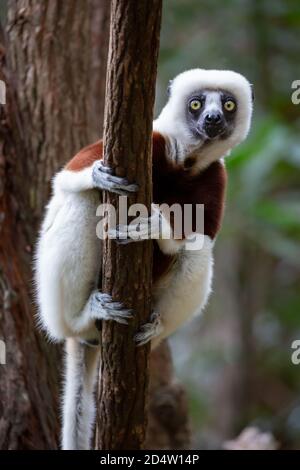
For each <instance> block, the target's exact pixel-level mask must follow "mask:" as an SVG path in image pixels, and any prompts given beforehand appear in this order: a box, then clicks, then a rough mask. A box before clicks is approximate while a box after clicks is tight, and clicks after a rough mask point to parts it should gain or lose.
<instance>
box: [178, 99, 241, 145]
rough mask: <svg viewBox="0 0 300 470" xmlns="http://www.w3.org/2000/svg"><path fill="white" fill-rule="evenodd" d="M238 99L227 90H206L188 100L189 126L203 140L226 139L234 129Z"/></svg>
mask: <svg viewBox="0 0 300 470" xmlns="http://www.w3.org/2000/svg"><path fill="white" fill-rule="evenodd" d="M236 111H237V101H236V99H235V97H234V96H233V95H232V94H229V93H227V92H225V91H214V90H204V91H201V92H198V93H197V92H196V93H193V94H192V95H191V96H190V97H189V98H188V101H187V121H188V126H189V128H190V130H191V132H192V133H193V135H194V136H195V137H198V138H201V139H202V140H213V139H226V138H227V137H229V136H230V134H231V133H232V131H233V128H234V123H235V116H236Z"/></svg>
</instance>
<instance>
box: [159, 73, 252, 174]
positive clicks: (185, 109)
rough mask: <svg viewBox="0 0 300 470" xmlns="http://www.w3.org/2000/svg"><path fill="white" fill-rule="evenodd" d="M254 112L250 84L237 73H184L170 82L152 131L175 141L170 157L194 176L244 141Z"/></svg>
mask: <svg viewBox="0 0 300 470" xmlns="http://www.w3.org/2000/svg"><path fill="white" fill-rule="evenodd" d="M252 108H253V104H252V89H251V85H250V83H249V82H248V80H247V79H246V78H245V77H243V76H242V75H241V74H239V73H236V72H233V71H230V70H204V69H192V70H187V71H186V72H182V73H181V74H179V75H177V77H175V78H174V80H172V82H171V83H170V86H169V99H168V102H167V104H166V105H165V107H164V108H163V110H162V112H161V113H160V115H159V116H158V118H157V119H156V120H155V121H154V130H157V131H159V132H161V133H162V134H163V135H167V136H168V138H169V139H170V140H171V141H172V142H173V146H171V147H170V148H173V151H172V152H171V153H170V158H171V159H172V160H174V161H176V162H177V163H179V164H182V165H183V166H184V168H185V169H188V170H191V172H193V173H195V172H197V171H200V170H202V169H203V168H205V167H207V166H208V165H209V164H210V163H212V162H213V161H215V160H218V159H220V158H222V157H225V156H227V155H229V153H230V151H231V150H232V149H233V148H234V147H236V146H237V145H238V144H239V143H241V142H242V141H243V140H244V139H245V138H246V136H247V134H248V132H249V129H250V125H251V117H252ZM174 142H175V143H176V145H175V144H174Z"/></svg>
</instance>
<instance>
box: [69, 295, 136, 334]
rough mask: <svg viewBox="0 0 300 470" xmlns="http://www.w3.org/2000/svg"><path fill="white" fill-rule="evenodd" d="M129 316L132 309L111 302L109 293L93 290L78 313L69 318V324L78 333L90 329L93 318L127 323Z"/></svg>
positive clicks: (119, 303)
mask: <svg viewBox="0 0 300 470" xmlns="http://www.w3.org/2000/svg"><path fill="white" fill-rule="evenodd" d="M129 318H132V310H130V309H126V308H124V307H123V304H122V303H121V302H113V300H112V298H111V296H110V295H109V294H103V293H102V292H99V291H97V290H94V291H93V292H92V293H91V295H90V297H89V299H88V301H87V302H86V304H85V306H84V308H83V310H82V311H81V312H80V313H79V315H76V316H73V317H72V318H71V320H70V322H71V325H70V326H71V327H72V329H73V331H75V332H78V334H80V332H81V331H85V330H88V329H90V328H91V327H92V326H93V325H94V323H95V320H114V321H116V322H117V323H122V324H124V325H127V323H128V319H129Z"/></svg>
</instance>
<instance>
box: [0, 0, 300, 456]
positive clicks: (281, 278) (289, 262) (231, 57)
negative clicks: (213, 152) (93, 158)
mask: <svg viewBox="0 0 300 470" xmlns="http://www.w3.org/2000/svg"><path fill="white" fill-rule="evenodd" d="M74 1H75V0H74ZM5 4H6V2H4V1H3V0H1V2H0V13H1V16H2V18H4V17H5ZM163 4H164V11H163V22H162V32H161V52H160V61H159V70H158V86H157V104H156V113H157V112H158V111H159V110H160V109H161V107H162V105H163V103H164V102H165V100H166V88H167V84H168V81H169V79H171V78H173V77H174V76H175V75H176V74H178V73H179V72H181V71H183V70H184V69H188V68H193V67H203V68H229V69H234V70H236V71H239V72H241V73H243V74H245V75H246V77H247V78H248V79H249V80H250V81H251V82H252V83H253V85H254V92H255V113H254V120H253V128H252V131H251V134H250V136H249V138H248V139H247V141H246V142H245V143H244V144H243V145H241V146H240V147H238V149H237V150H236V151H235V152H234V153H233V154H232V156H231V157H229V158H228V159H227V168H228V172H229V185H228V194H227V207H226V213H225V219H224V224H223V228H222V231H221V234H220V236H219V238H218V240H217V243H216V250H215V253H216V256H215V280H214V289H213V290H214V292H213V295H212V297H211V299H210V302H209V306H208V308H207V309H206V311H205V313H204V315H203V316H202V318H200V319H197V320H195V321H193V323H192V324H189V325H187V326H186V327H185V328H184V330H181V331H180V332H179V333H177V334H176V335H175V337H174V338H173V339H172V341H171V344H172V349H173V357H174V361H175V365H176V369H177V375H178V377H179V378H180V380H181V381H182V382H183V383H184V384H185V385H186V387H187V391H188V398H189V406H190V411H191V413H190V414H191V418H192V425H193V430H194V436H195V437H194V442H193V447H194V448H218V447H220V446H221V444H222V443H223V442H224V440H227V439H230V438H233V437H235V436H236V435H237V434H239V432H240V431H241V430H242V429H244V428H245V427H246V426H249V425H255V426H258V427H259V428H260V429H262V430H269V431H271V432H272V433H273V434H274V435H275V436H276V439H278V441H279V442H280V444H281V446H282V447H283V448H298V449H300V365H299V366H296V365H293V364H292V362H291V353H292V349H291V344H292V341H293V340H294V339H300V244H299V240H300V205H299V200H300V134H299V126H300V105H299V106H295V105H293V104H292V102H291V94H292V89H291V84H292V82H293V81H294V80H296V79H300V67H299V58H300V3H299V0H275V1H274V0H226V1H224V2H220V1H217V0H164V2H163Z"/></svg>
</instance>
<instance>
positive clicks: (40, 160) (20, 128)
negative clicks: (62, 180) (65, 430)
mask: <svg viewBox="0 0 300 470" xmlns="http://www.w3.org/2000/svg"><path fill="white" fill-rule="evenodd" d="M109 4H110V2H108V1H107V2H105V1H104V2H99V1H96V0H89V1H88V2H87V1H85V0H76V1H73V0H65V1H63V2H62V1H60V0H44V1H42V2H37V1H34V0H23V1H22V0H11V1H10V2H9V10H8V25H7V38H6V44H7V46H6V49H7V50H6V51H5V46H4V45H2V46H1V49H0V50H1V75H2V77H1V78H2V79H4V80H5V82H6V84H7V87H8V93H7V105H5V106H1V122H0V141H1V142H0V220H1V223H0V338H1V339H4V340H5V343H6V349H7V364H6V365H5V366H0V448H1V449H46V448H52V449H54V448H57V442H58V431H59V423H58V417H59V405H58V397H59V388H58V384H59V383H60V377H59V375H60V374H59V367H58V366H59V355H60V354H59V350H58V348H57V347H54V346H53V345H51V346H50V345H47V344H46V341H45V340H44V338H43V335H42V334H40V333H39V332H38V331H37V330H36V328H35V325H34V315H33V313H34V307H33V299H32V281H31V279H32V272H31V264H32V253H33V247H34V242H35V238H36V229H37V224H38V222H39V220H40V217H41V213H42V208H43V206H44V204H45V202H46V199H47V197H48V196H49V188H50V180H51V177H52V176H53V173H54V172H55V171H57V169H58V168H59V167H60V166H61V165H62V164H64V163H65V162H66V160H67V159H69V158H70V157H71V156H72V155H73V154H74V152H75V151H77V150H78V149H79V148H80V147H82V146H84V145H86V144H87V143H89V142H91V141H92V140H94V139H96V138H98V137H99V134H100V133H101V132H102V129H101V128H100V125H101V123H100V120H101V116H102V114H101V109H102V107H103V100H104V82H105V75H104V70H105V65H106V64H105V61H106V58H105V53H106V52H105V51H106V47H105V42H106V41H107V37H108V24H109ZM5 52H6V59H5ZM99 123H100V125H99Z"/></svg>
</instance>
